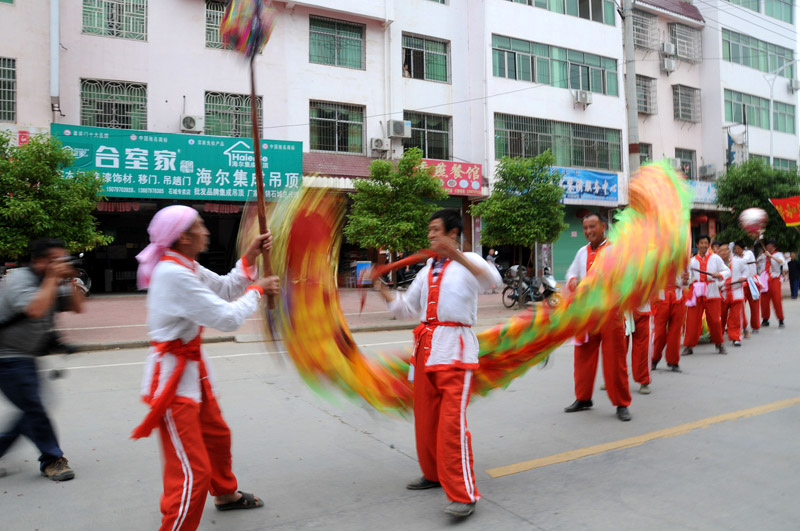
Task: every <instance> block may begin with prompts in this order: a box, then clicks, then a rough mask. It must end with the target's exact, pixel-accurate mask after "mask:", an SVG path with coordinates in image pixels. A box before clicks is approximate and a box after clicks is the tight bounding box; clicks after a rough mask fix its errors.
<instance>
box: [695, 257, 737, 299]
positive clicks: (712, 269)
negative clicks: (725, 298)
mask: <svg viewBox="0 0 800 531" xmlns="http://www.w3.org/2000/svg"><path fill="white" fill-rule="evenodd" d="M697 269H702V268H701V267H700V261H699V260H698V259H697V255H694V256H693V257H692V259H691V260H690V261H689V282H690V283H692V284H694V283H695V282H701V281H702V282H706V281H709V282H708V287H707V289H708V291H707V292H706V298H707V299H719V298H720V293H719V286H718V285H717V283H716V281H715V279H713V278H712V277H709V276H708V275H703V274H701V273H698V272H697V271H696V270H697ZM703 271H706V272H708V273H720V274H722V279H723V280H724V279H726V278H728V277H730V276H731V270H730V269H728V266H726V265H725V262H723V261H722V258H720V257H719V255H717V254H712V255H711V256H710V257H709V259H708V264H707V266H706V269H703Z"/></svg>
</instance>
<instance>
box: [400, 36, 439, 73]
mask: <svg viewBox="0 0 800 531" xmlns="http://www.w3.org/2000/svg"><path fill="white" fill-rule="evenodd" d="M403 75H404V76H405V77H413V78H415V79H426V80H428V81H440V82H443V83H447V82H448V81H450V45H449V44H448V43H447V42H444V41H438V40H434V39H427V38H424V37H415V36H412V35H403Z"/></svg>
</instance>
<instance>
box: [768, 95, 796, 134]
mask: <svg viewBox="0 0 800 531" xmlns="http://www.w3.org/2000/svg"><path fill="white" fill-rule="evenodd" d="M772 129H773V130H774V131H779V132H781V133H790V134H794V105H789V104H788V103H781V102H779V101H773V102H772Z"/></svg>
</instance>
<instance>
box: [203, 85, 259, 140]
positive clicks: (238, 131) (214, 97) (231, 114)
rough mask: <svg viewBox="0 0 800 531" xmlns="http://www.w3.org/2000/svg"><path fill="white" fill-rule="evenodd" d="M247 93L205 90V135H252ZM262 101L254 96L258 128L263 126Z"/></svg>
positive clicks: (251, 120) (251, 116) (251, 117)
mask: <svg viewBox="0 0 800 531" xmlns="http://www.w3.org/2000/svg"><path fill="white" fill-rule="evenodd" d="M250 101H251V100H250V95H249V94H230V93H227V92H206V94H205V126H204V131H205V134H207V135H213V136H235V137H239V136H243V137H251V136H253V114H252V111H251V107H250ZM262 108H263V102H262V98H261V96H257V97H256V113H257V115H258V130H259V131H262V130H263V129H262V128H263V126H264V118H263V112H262Z"/></svg>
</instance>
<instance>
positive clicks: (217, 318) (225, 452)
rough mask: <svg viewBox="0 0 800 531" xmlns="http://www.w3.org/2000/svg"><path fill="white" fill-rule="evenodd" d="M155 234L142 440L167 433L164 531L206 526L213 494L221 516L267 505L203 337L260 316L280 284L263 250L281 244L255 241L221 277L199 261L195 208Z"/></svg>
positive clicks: (162, 214)
mask: <svg viewBox="0 0 800 531" xmlns="http://www.w3.org/2000/svg"><path fill="white" fill-rule="evenodd" d="M147 231H148V233H149V235H150V245H148V246H147V247H146V248H145V249H144V250H143V251H142V252H141V253H139V255H138V256H137V257H136V258H137V260H139V262H140V264H139V270H138V273H137V276H138V283H139V288H140V289H144V288H149V291H148V293H147V325H148V328H149V330H150V339H151V344H152V345H153V348H152V349H151V351H150V354H149V356H148V358H147V363H146V365H145V372H144V378H143V382H142V396H143V398H144V400H145V402H147V403H148V404H149V405H150V408H151V409H150V412H149V413H148V415H147V417H146V418H145V420H144V421H143V422H142V424H140V425H139V427H137V428H136V429H135V430H134V432H133V438H135V439H138V438H140V437H147V436H149V435H150V433H151V432H152V430H153V429H154V428H156V427H157V428H158V429H159V434H160V436H161V451H162V456H163V460H164V473H163V474H164V475H163V483H164V493H163V495H162V498H161V513H162V520H161V529H162V530H167V529H197V526H198V524H199V522H200V517H201V516H202V514H203V507H204V505H205V502H206V496H207V495H208V493H209V492H210V493H211V495H212V496H214V497H215V501H214V503H215V506H216V507H217V509H219V510H221V511H225V510H230V509H251V508H256V507H262V506H263V505H264V502H263V501H262V500H260V499H259V498H257V497H255V496H253V495H252V494H250V493H245V492H241V491H239V490H237V488H238V487H237V481H236V477H235V476H234V474H233V471H232V469H231V434H230V430H229V429H228V426H227V424H226V423H225V421H224V420H223V418H222V414H221V412H220V409H219V405H218V403H217V399H216V396H215V392H214V384H213V374H212V371H211V365H210V363H209V361H208V358H207V356H206V354H205V352H204V351H203V349H202V347H201V339H200V334H201V332H202V329H203V327H206V326H209V327H212V328H216V329H218V330H223V331H233V330H235V329H236V328H238V327H239V326H241V325H242V324H243V323H244V321H245V319H246V318H247V317H249V316H250V315H252V314H253V312H255V311H256V309H257V308H258V305H259V303H260V301H261V299H262V297H263V295H264V293H268V294H278V293H279V281H278V277H266V278H260V279H256V268H255V267H254V266H253V265H252V264H255V263H256V256H257V255H258V253H260V252H261V250H262V248H264V249H270V248H271V247H272V235H271V234H270V233H269V232H267V233H266V234H262V235H260V236H258V237H257V238H255V239H254V241H253V242H252V244H251V245H250V246H249V248H248V249H247V251H246V252H245V254H244V256H242V258H241V259H240V260H239V261H238V262H237V264H236V266H235V267H234V268H233V270H232V271H231V272H230V273H229V274H228V275H226V276H219V275H217V274H215V273H213V272H211V271H209V270H208V269H206V268H204V267H202V266H201V265H199V264H198V263H197V261H196V260H197V257H198V256H199V254H200V253H202V252H203V251H205V250H206V249H207V247H208V236H209V232H208V229H206V227H205V225H204V224H203V220H202V219H201V218H200V216H199V215H198V213H197V211H196V210H194V209H193V208H190V207H187V206H182V205H173V206H169V207H167V208H164V209H162V210H160V211H159V212H157V213H156V215H155V216H154V217H153V219H152V221H151V222H150V226H149V227H148V229H147Z"/></svg>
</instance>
